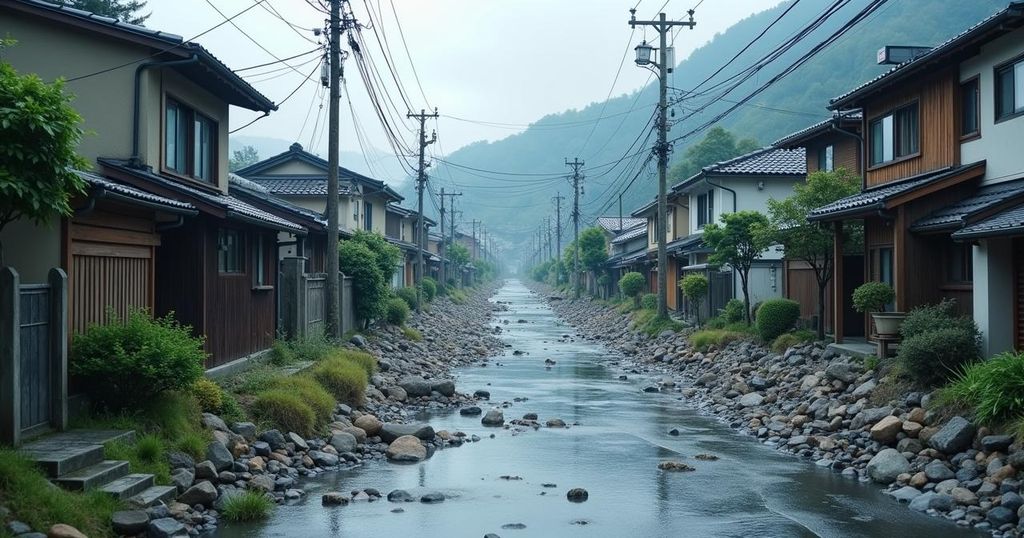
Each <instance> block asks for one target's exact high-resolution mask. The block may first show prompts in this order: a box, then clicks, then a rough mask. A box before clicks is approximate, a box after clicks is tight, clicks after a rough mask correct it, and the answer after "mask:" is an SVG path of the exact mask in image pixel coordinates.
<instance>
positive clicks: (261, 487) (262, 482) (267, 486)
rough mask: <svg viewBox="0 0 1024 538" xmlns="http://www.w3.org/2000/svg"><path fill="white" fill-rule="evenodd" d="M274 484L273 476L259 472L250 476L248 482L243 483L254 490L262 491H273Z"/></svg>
mask: <svg viewBox="0 0 1024 538" xmlns="http://www.w3.org/2000/svg"><path fill="white" fill-rule="evenodd" d="M276 485H277V484H275V482H274V477H272V476H270V475H267V474H259V475H256V476H254V477H252V478H250V479H249V482H247V483H246V484H245V487H247V488H249V489H251V490H255V491H262V492H264V493H273V492H274V488H275V486H276Z"/></svg>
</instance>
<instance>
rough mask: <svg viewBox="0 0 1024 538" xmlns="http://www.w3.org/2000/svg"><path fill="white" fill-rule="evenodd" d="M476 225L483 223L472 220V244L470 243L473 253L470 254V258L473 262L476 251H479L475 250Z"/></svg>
mask: <svg viewBox="0 0 1024 538" xmlns="http://www.w3.org/2000/svg"><path fill="white" fill-rule="evenodd" d="M478 224H483V223H482V222H480V221H479V220H476V219H473V243H472V244H473V252H472V253H471V254H472V256H470V257H471V258H472V259H473V261H476V258H477V254H478V252H477V251H478V250H479V249H477V248H476V227H477V225H478Z"/></svg>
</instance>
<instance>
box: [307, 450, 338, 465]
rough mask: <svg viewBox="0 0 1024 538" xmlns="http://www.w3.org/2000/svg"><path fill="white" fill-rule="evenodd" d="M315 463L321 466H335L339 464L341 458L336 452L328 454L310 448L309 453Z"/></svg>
mask: <svg viewBox="0 0 1024 538" xmlns="http://www.w3.org/2000/svg"><path fill="white" fill-rule="evenodd" d="M306 455H307V456H309V459H311V460H313V463H314V464H315V465H318V466H320V467H333V466H335V465H337V464H338V462H339V461H340V458H338V456H335V455H334V454H328V453H327V452H323V451H320V450H310V451H309V452H308V453H307V454H306Z"/></svg>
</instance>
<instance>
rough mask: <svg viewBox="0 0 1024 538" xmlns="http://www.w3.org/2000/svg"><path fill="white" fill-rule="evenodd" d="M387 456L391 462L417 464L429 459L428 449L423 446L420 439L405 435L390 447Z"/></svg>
mask: <svg viewBox="0 0 1024 538" xmlns="http://www.w3.org/2000/svg"><path fill="white" fill-rule="evenodd" d="M386 454H387V457H388V459H389V460H391V461H395V462H401V463H415V462H417V461H423V460H425V459H426V458H427V448H426V447H424V446H423V443H422V442H420V440H419V438H417V437H414V436H412V435H403V436H402V437H399V438H398V439H395V440H394V441H392V442H391V444H390V445H388V449H387V451H386Z"/></svg>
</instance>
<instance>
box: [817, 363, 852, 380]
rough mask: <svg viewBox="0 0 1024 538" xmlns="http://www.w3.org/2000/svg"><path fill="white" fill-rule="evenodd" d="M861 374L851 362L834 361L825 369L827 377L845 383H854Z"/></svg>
mask: <svg viewBox="0 0 1024 538" xmlns="http://www.w3.org/2000/svg"><path fill="white" fill-rule="evenodd" d="M859 376H860V372H858V371H857V369H856V368H855V367H854V366H853V365H852V364H850V363H846V362H834V363H832V364H830V365H828V368H826V369H825V377H827V378H829V379H838V380H839V381H842V382H843V383H853V382H854V381H856V380H857V377H859Z"/></svg>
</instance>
